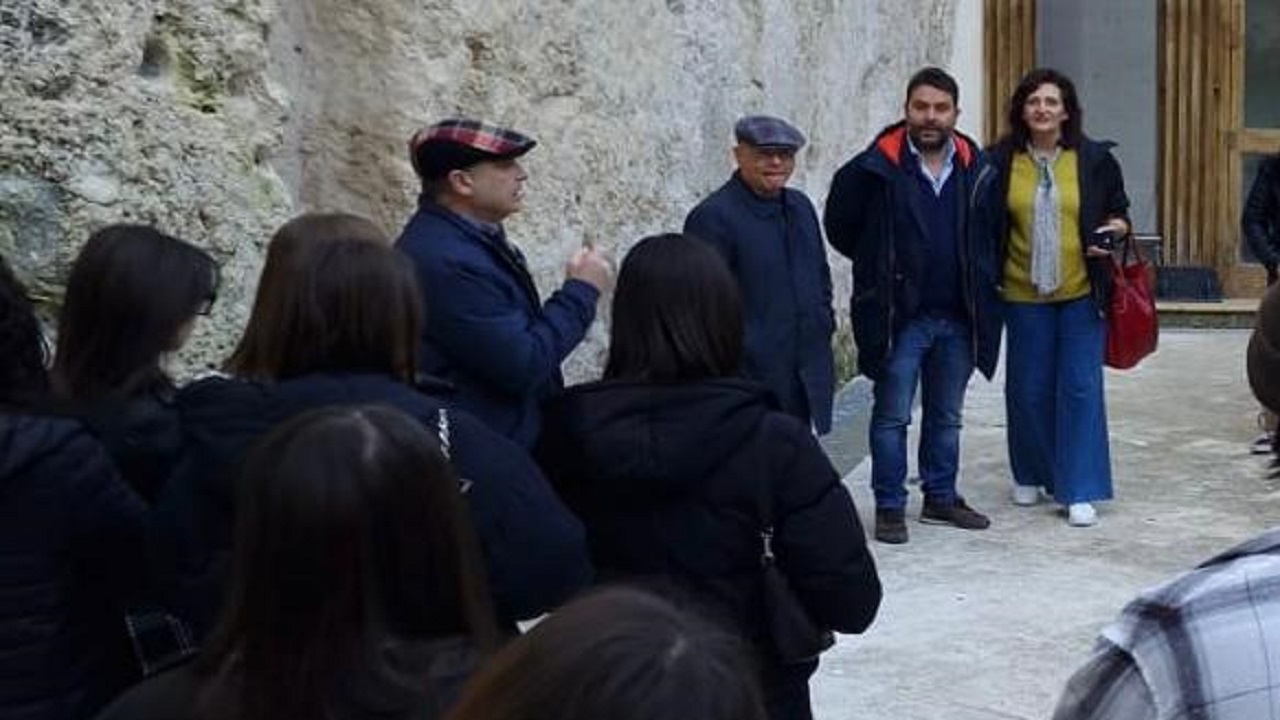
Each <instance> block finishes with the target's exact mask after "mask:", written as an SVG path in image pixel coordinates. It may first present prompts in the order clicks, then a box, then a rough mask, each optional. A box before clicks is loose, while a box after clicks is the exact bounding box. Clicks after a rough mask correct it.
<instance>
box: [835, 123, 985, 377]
mask: <svg viewBox="0 0 1280 720" xmlns="http://www.w3.org/2000/svg"><path fill="white" fill-rule="evenodd" d="M954 138H955V143H956V154H955V159H954V163H955V167H954V170H953V171H952V176H951V179H950V180H949V182H958V183H959V184H960V185H959V191H960V197H961V198H963V200H964V201H963V202H960V203H957V217H956V218H955V222H956V227H957V228H958V229H959V231H958V233H957V237H958V239H959V242H960V252H959V257H958V259H959V261H960V274H961V277H960V287H961V292H962V295H963V299H964V305H965V308H964V309H965V315H966V318H965V319H966V320H967V321H968V324H969V330H970V343H971V346H972V350H973V357H974V364H975V365H976V366H977V368H978V369H979V370H980V371H982V374H983V375H985V376H987V377H988V378H990V377H991V376H992V374H993V373H994V372H995V368H996V363H997V361H998V360H999V357H1000V329H1001V327H1002V325H1003V323H1004V319H1003V314H1002V312H1001V304H1000V295H999V284H1000V280H1001V276H1000V268H1001V266H1000V264H999V260H998V254H999V249H998V245H999V238H998V236H997V234H996V228H995V222H996V217H995V213H996V212H997V208H998V207H999V206H998V205H997V202H996V197H995V192H994V189H995V183H994V182H992V181H993V180H994V179H995V177H994V175H995V173H994V172H992V169H991V167H990V165H989V164H988V163H987V160H986V158H985V156H984V155H983V154H982V151H981V150H980V149H979V148H978V145H977V144H976V143H975V142H974V141H973V140H971V139H969V138H968V137H966V136H964V135H962V134H960V133H956V134H955V135H954ZM908 152H909V150H908V148H907V144H906V125H905V124H904V123H901V122H900V123H897V124H896V125H891V126H890V127H888V128H885V129H884V130H883V131H881V132H880V134H879V135H877V136H876V139H875V140H873V141H872V142H871V145H870V146H868V147H867V149H866V150H864V151H862V152H861V153H859V154H858V155H856V156H855V157H854V158H853V159H852V160H850V161H849V162H847V163H845V165H844V166H843V167H841V168H840V169H839V170H838V171H837V172H836V174H835V177H834V178H833V179H832V181H831V192H830V194H829V195H828V196H827V204H826V208H825V210H824V213H823V223H824V225H825V226H826V230H827V242H829V243H831V246H832V247H834V248H835V249H836V250H837V251H839V252H840V254H842V255H844V256H845V257H847V258H849V259H850V260H851V261H853V298H852V300H851V301H850V312H851V313H852V318H853V336H854V340H855V341H856V342H857V345H858V370H859V371H860V372H861V373H862V374H864V375H866V376H867V377H869V378H871V379H872V380H877V379H879V378H880V376H881V374H882V371H883V370H884V364H885V363H886V362H887V361H888V358H889V355H890V353H891V351H892V345H893V341H894V339H895V338H896V336H897V333H898V331H899V330H901V329H902V328H903V327H904V326H905V325H906V323H907V322H909V321H910V320H912V319H914V318H915V317H916V316H917V314H918V313H919V311H920V306H921V299H922V289H923V288H922V285H923V283H924V278H925V274H926V273H925V267H926V265H927V264H928V263H929V258H928V257H926V256H925V252H924V251H925V248H927V247H928V243H926V242H925V236H924V233H925V228H926V227H927V223H926V221H925V219H924V217H923V214H922V209H921V208H920V207H919V205H918V203H917V202H915V201H914V200H913V199H914V198H915V191H914V190H913V189H912V185H913V184H914V183H916V182H917V180H916V179H915V178H914V177H911V175H910V174H909V173H911V172H914V170H913V169H911V168H909V167H908V166H907V165H905V164H904V163H903V157H904V156H905V155H906V154H907V153H908Z"/></svg>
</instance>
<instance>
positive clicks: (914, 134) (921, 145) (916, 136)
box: [907, 127, 951, 152]
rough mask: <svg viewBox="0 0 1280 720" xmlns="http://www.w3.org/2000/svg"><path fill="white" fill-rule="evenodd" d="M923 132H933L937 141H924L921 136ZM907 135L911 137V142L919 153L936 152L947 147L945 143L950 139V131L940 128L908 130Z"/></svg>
mask: <svg viewBox="0 0 1280 720" xmlns="http://www.w3.org/2000/svg"><path fill="white" fill-rule="evenodd" d="M925 130H933V131H934V132H936V133H937V134H938V135H937V137H938V139H937V140H925V139H924V138H923V137H922V136H921V135H922V133H923V132H924V131H925ZM907 134H908V135H910V136H911V142H912V144H914V145H915V146H916V149H917V150H919V151H920V152H936V151H938V150H941V149H942V148H944V147H946V146H947V141H948V140H950V139H951V131H950V130H948V129H946V128H942V127H922V128H908V129H907Z"/></svg>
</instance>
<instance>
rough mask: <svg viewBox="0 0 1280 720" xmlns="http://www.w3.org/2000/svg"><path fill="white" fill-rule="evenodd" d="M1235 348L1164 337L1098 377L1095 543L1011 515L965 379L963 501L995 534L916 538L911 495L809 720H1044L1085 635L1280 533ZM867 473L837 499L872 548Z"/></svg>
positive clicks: (1277, 488)
mask: <svg viewBox="0 0 1280 720" xmlns="http://www.w3.org/2000/svg"><path fill="white" fill-rule="evenodd" d="M1247 341H1248V332H1247V331H1240V330H1166V331H1165V332H1164V333H1163V334H1162V336H1161V340H1160V349H1159V352H1158V353H1157V354H1156V355H1155V356H1153V357H1151V358H1148V359H1147V360H1146V361H1145V362H1144V363H1143V364H1142V365H1141V366H1139V367H1138V368H1136V369H1134V370H1130V371H1126V372H1111V371H1108V374H1107V398H1108V413H1109V416H1110V417H1109V419H1110V430H1111V459H1112V467H1113V472H1114V476H1115V491H1116V500H1114V501H1112V502H1110V503H1105V504H1101V505H1100V506H1099V508H1100V518H1101V520H1100V523H1099V525H1098V526H1096V527H1093V528H1071V527H1068V526H1067V525H1066V521H1065V516H1064V515H1063V514H1062V513H1061V512H1060V511H1059V510H1058V509H1057V508H1056V506H1054V505H1051V504H1042V505H1039V506H1036V507H1032V508H1019V507H1015V506H1013V505H1012V504H1011V503H1010V501H1009V488H1010V483H1011V480H1010V479H1009V477H1010V476H1009V468H1008V460H1007V455H1006V451H1005V434H1004V401H1003V395H1002V392H1001V390H1002V387H1003V378H1002V377H997V378H996V380H995V381H994V382H990V383H989V382H987V381H986V380H985V379H983V378H981V377H978V376H976V375H975V379H974V381H973V383H972V385H971V386H970V390H969V395H968V399H967V403H966V408H965V429H964V434H963V436H962V443H963V450H962V452H963V459H962V463H961V480H960V487H961V490H962V492H963V493H964V494H965V496H966V497H967V499H968V500H969V502H970V504H971V505H973V506H974V507H976V508H978V509H980V510H982V511H984V512H986V513H988V514H989V515H990V516H991V519H992V527H991V528H990V529H989V530H985V531H980V532H969V531H963V530H957V529H954V528H949V527H939V526H935V525H923V524H920V523H918V522H915V518H916V516H917V514H918V512H919V503H920V497H919V493H918V492H917V491H916V490H915V489H913V490H912V493H913V495H912V498H911V503H912V504H911V507H910V509H909V511H908V518H909V522H908V525H909V530H910V532H911V540H910V542H909V543H907V544H906V545H901V546H889V545H882V544H879V543H875V542H874V541H872V545H873V548H872V549H873V552H874V553H875V556H876V560H877V563H878V565H879V569H880V573H881V578H882V581H883V582H884V586H885V598H884V603H883V605H882V607H881V610H880V615H879V617H878V618H877V620H876V622H875V624H874V625H872V627H871V628H870V630H868V632H867V633H865V634H864V635H861V636H847V637H841V638H840V641H839V643H838V644H837V646H836V647H835V648H834V649H833V650H832V651H831V652H829V653H828V654H827V655H826V656H824V658H823V661H822V667H821V668H820V669H819V670H818V673H817V675H815V677H814V682H813V690H814V692H813V694H814V706H815V712H816V717H817V718H818V720H849V719H853V718H857V719H858V720H890V719H892V720H997V719H1000V720H1009V719H1015V718H1018V719H1020V718H1027V719H1030V718H1047V717H1049V715H1050V714H1051V712H1052V709H1053V706H1054V703H1055V701H1056V699H1057V696H1058V693H1059V692H1060V691H1061V689H1062V686H1063V684H1064V683H1065V682H1066V679H1067V678H1068V676H1069V675H1070V674H1071V673H1072V672H1073V671H1074V670H1075V668H1076V667H1078V666H1079V665H1080V664H1081V663H1082V662H1083V661H1084V659H1085V658H1086V657H1087V655H1088V653H1089V650H1090V648H1091V647H1092V645H1093V641H1094V638H1095V637H1096V635H1097V632H1098V630H1099V629H1100V628H1101V627H1102V626H1103V625H1104V624H1105V623H1107V622H1108V621H1110V620H1111V618H1113V617H1114V616H1115V614H1116V613H1117V612H1118V611H1119V609H1120V608H1121V607H1122V606H1123V605H1124V603H1125V602H1126V601H1127V600H1129V599H1130V598H1131V597H1132V596H1133V595H1134V594H1135V593H1136V592H1137V591H1138V590H1139V589H1140V588H1143V587H1146V586H1148V585H1151V584H1153V583H1155V582H1157V581H1159V580H1162V579H1164V578H1166V577H1169V576H1171V575H1172V574H1174V573H1176V572H1179V571H1181V570H1184V569H1187V568H1189V567H1191V566H1193V565H1195V564H1196V563H1198V562H1200V561H1202V560H1204V559H1207V558H1208V557H1209V556H1211V555H1213V554H1215V553H1217V552H1219V551H1221V550H1224V549H1226V548H1227V547H1229V546H1231V545H1232V544H1234V543H1236V542H1238V541H1240V540H1243V539H1245V538H1248V537H1250V536H1252V535H1254V534H1257V533H1258V532H1261V531H1262V530H1264V529H1266V528H1267V527H1269V526H1271V525H1272V524H1274V523H1277V522H1280V480H1270V479H1268V478H1267V464H1268V462H1269V460H1268V458H1265V457H1260V456H1254V455H1250V454H1249V442H1250V441H1251V440H1252V439H1253V438H1254V436H1255V435H1256V434H1257V430H1256V426H1255V416H1256V414H1257V406H1256V404H1255V403H1254V401H1253V399H1252V396H1251V394H1250V392H1249V388H1248V384H1247V382H1246V381H1245V371H1244V348H1245V345H1246V343H1247ZM863 392H865V390H864V391H863ZM917 420H918V415H917ZM914 430H915V428H914V427H913V432H912V443H913V447H914V438H915V433H914ZM858 432H865V425H864V424H859V429H858ZM868 471H869V464H868V463H867V462H865V461H863V462H861V463H860V464H858V465H857V467H855V468H854V469H853V470H852V471H851V472H850V473H849V475H848V476H847V477H846V478H845V482H846V483H847V484H848V486H849V488H850V490H851V491H852V492H853V495H854V499H855V501H856V502H857V504H858V508H859V511H860V512H861V514H862V518H863V522H864V524H865V525H866V528H867V531H868V534H870V531H871V527H872V517H871V516H872V513H873V510H874V503H873V502H872V499H871V495H870V491H869V489H868Z"/></svg>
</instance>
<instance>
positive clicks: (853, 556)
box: [537, 379, 880, 686]
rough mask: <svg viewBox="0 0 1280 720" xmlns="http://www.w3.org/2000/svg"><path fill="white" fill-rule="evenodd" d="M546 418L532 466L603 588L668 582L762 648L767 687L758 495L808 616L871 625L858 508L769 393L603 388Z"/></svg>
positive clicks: (870, 578) (577, 394)
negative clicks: (551, 490) (770, 509)
mask: <svg viewBox="0 0 1280 720" xmlns="http://www.w3.org/2000/svg"><path fill="white" fill-rule="evenodd" d="M545 418H546V419H545V424H544V430H543V436H542V441H541V443H540V444H539V447H538V452H537V457H538V459H539V461H540V462H541V463H542V466H543V469H544V470H545V471H546V473H547V477H548V478H549V479H550V480H551V482H552V484H553V485H554V486H555V487H556V489H557V490H558V491H559V492H560V493H561V496H562V497H563V498H564V499H565V501H566V502H567V503H568V504H569V507H570V509H572V510H573V511H574V512H576V513H577V514H578V516H579V517H580V518H582V521H583V524H584V525H586V528H587V544H588V546H589V548H590V551H591V556H592V559H593V561H594V562H595V564H596V568H597V571H598V573H599V575H600V576H601V578H602V579H605V580H610V579H620V578H627V579H639V580H641V581H642V582H657V583H662V584H667V583H670V584H674V585H676V586H677V587H679V588H680V589H682V590H684V591H686V592H687V593H689V594H690V595H691V596H692V597H693V598H695V599H699V600H701V601H703V602H704V603H705V604H707V605H708V609H709V610H710V612H711V613H712V614H714V615H715V616H717V617H718V618H720V619H721V620H722V621H727V623H728V624H730V625H731V626H733V627H734V628H735V629H736V630H738V631H739V632H741V633H742V634H743V635H744V636H745V637H747V638H748V639H750V640H751V641H752V642H753V643H755V644H756V645H757V647H759V648H760V649H761V650H762V655H763V657H764V659H765V663H766V671H765V672H766V686H768V685H769V682H768V681H769V677H768V676H769V674H770V673H771V672H772V671H776V670H779V668H773V670H772V671H771V669H770V668H771V667H772V666H773V665H774V660H773V650H772V648H771V647H770V646H769V644H768V642H767V640H766V634H765V633H766V630H765V623H764V616H763V606H762V598H761V593H760V577H761V573H760V551H761V542H760V535H759V531H760V526H761V523H760V521H759V519H758V517H759V513H758V510H757V507H758V505H757V489H758V488H760V487H761V486H762V485H764V486H767V488H768V492H769V493H770V496H771V497H772V501H773V506H774V513H775V520H776V521H775V525H776V528H777V533H776V536H775V539H774V552H775V553H776V555H777V557H778V562H779V565H780V567H781V568H782V569H783V570H784V571H785V573H786V575H787V576H788V578H789V579H790V581H791V584H792V587H793V588H794V589H795V591H796V594H797V596H798V597H799V599H800V601H801V603H802V604H803V605H804V606H805V608H806V609H807V610H808V611H809V614H810V616H811V617H812V618H813V620H814V621H815V622H816V623H818V624H819V625H821V626H824V627H827V628H831V629H833V630H837V631H840V632H846V633H857V632H862V631H863V630H865V629H866V628H867V626H869V625H870V624H871V621H872V620H873V619H874V618H875V615H876V610H877V608H878V607H879V604H880V580H879V577H878V576H877V574H876V568H875V563H874V561H873V560H872V557H871V553H870V552H869V551H868V549H867V546H866V540H865V537H864V535H863V532H862V525H861V524H860V523H859V521H858V515H857V512H856V511H855V509H854V506H853V500H852V499H851V498H850V497H849V493H848V491H847V490H845V488H844V486H843V485H841V483H840V477H839V475H838V474H837V473H836V471H835V469H834V468H832V467H831V463H830V462H829V461H828V460H827V457H826V456H825V455H824V454H823V452H822V450H821V448H820V447H819V446H818V444H817V441H816V440H815V439H814V437H813V435H812V434H811V433H810V432H809V429H808V428H807V427H805V426H804V425H802V424H801V423H800V422H799V421H797V420H796V419H795V418H792V417H791V416H789V415H786V414H783V413H782V412H779V411H778V410H776V408H775V406H774V402H773V400H772V398H771V396H770V395H769V393H768V391H767V390H765V389H764V388H763V387H761V386H759V385H756V384H754V383H751V382H748V381H742V380H735V379H723V380H711V381H706V382H698V383H687V384H678V385H658V384H641V383H629V382H612V381H611V382H600V383H593V384H589V385H580V386H578V387H575V388H572V389H570V390H569V391H568V392H566V393H565V394H564V395H562V396H561V397H559V398H558V399H556V400H555V401H553V402H552V403H551V404H550V405H549V406H548V408H547V411H546V415H545ZM805 675H806V676H807V673H805ZM802 680H804V678H802Z"/></svg>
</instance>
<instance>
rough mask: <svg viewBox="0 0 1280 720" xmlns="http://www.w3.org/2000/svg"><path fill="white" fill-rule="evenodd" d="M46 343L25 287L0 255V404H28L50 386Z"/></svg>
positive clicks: (38, 397) (42, 396)
mask: <svg viewBox="0 0 1280 720" xmlns="http://www.w3.org/2000/svg"><path fill="white" fill-rule="evenodd" d="M48 358H49V346H48V344H47V343H46V342H45V339H44V334H43V333H41V331H40V322H39V321H38V320H37V319H36V313H35V309H34V307H32V304H31V300H30V299H29V298H28V297H27V293H26V289H25V288H23V287H22V283H20V282H18V278H17V277H15V276H14V274H13V271H12V270H11V269H10V268H9V264H8V263H7V262H5V260H4V258H3V257H0V406H12V407H19V408H22V407H27V406H29V405H31V404H33V403H36V402H39V401H40V400H42V399H43V398H44V396H45V394H46V393H47V392H48V389H49V377H48V373H47V372H46V370H45V363H46V362H47V361H48Z"/></svg>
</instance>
